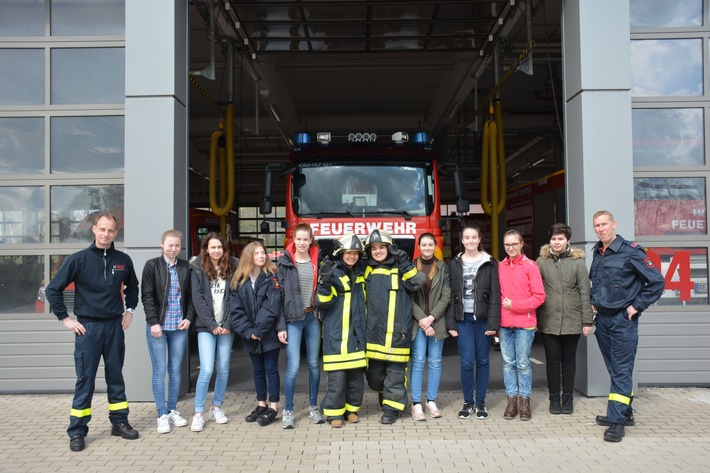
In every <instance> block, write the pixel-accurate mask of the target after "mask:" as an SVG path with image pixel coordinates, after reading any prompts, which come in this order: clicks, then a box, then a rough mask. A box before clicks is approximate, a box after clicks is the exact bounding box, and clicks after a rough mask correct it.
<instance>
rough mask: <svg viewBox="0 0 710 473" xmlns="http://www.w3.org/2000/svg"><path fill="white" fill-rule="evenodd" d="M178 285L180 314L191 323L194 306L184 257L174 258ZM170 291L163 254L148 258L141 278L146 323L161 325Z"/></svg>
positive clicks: (189, 273) (188, 265)
mask: <svg viewBox="0 0 710 473" xmlns="http://www.w3.org/2000/svg"><path fill="white" fill-rule="evenodd" d="M176 263H177V266H176V267H175V271H176V272H177V278H178V287H179V288H180V306H181V308H182V316H183V318H184V319H187V320H189V321H190V324H192V323H193V322H194V321H195V307H194V306H193V305H192V284H191V282H192V281H191V278H192V274H191V272H192V271H191V269H190V263H188V262H187V261H185V260H184V259H180V258H178V259H177V260H176ZM169 292H170V275H169V274H168V264H167V263H166V261H165V258H164V257H163V256H158V257H157V258H153V259H150V260H148V261H147V262H146V264H145V266H144V267H143V277H142V280H141V301H142V302H143V310H144V311H145V321H146V323H147V324H148V325H156V324H160V325H162V324H163V322H164V321H165V311H167V309H168V293H169Z"/></svg>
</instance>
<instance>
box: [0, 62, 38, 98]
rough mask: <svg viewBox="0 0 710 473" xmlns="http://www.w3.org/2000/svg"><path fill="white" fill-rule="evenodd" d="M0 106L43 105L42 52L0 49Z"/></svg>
mask: <svg viewBox="0 0 710 473" xmlns="http://www.w3.org/2000/svg"><path fill="white" fill-rule="evenodd" d="M0 84H2V87H0V105H41V104H43V103H44V50H43V49H0Z"/></svg>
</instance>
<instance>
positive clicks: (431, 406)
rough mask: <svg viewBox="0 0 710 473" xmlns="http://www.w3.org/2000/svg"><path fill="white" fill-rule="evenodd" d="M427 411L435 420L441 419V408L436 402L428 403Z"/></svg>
mask: <svg viewBox="0 0 710 473" xmlns="http://www.w3.org/2000/svg"><path fill="white" fill-rule="evenodd" d="M426 411H427V412H428V413H429V415H430V416H432V417H433V418H435V419H438V418H439V417H441V411H440V410H439V407H438V406H437V405H436V403H435V402H434V401H427V403H426Z"/></svg>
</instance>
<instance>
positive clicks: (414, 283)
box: [365, 247, 426, 363]
mask: <svg viewBox="0 0 710 473" xmlns="http://www.w3.org/2000/svg"><path fill="white" fill-rule="evenodd" d="M390 248H391V247H390ZM425 279H426V276H425V275H424V274H423V273H421V272H419V271H418V270H417V268H416V267H414V265H413V264H412V262H411V261H409V260H408V259H407V260H406V261H403V262H400V263H398V262H395V259H394V257H393V256H392V254H391V253H389V254H388V255H387V259H385V260H384V261H383V262H382V263H378V262H377V261H375V260H373V259H370V260H369V265H368V266H367V268H366V269H365V294H366V297H365V300H366V302H367V358H373V359H376V360H383V361H393V362H398V363H407V362H408V361H409V354H410V347H411V345H412V337H411V333H412V324H413V320H414V319H413V318H412V304H413V303H412V296H411V295H412V294H413V293H414V292H416V291H418V290H419V288H421V287H422V286H423V285H424V282H425Z"/></svg>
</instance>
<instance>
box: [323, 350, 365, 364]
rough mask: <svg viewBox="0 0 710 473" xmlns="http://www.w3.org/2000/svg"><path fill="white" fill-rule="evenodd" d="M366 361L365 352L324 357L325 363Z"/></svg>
mask: <svg viewBox="0 0 710 473" xmlns="http://www.w3.org/2000/svg"><path fill="white" fill-rule="evenodd" d="M363 359H365V352H364V351H355V352H352V353H344V354H342V355H323V362H324V363H335V362H338V361H352V360H363Z"/></svg>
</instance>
